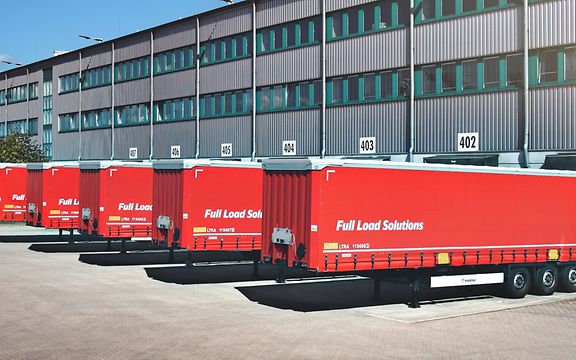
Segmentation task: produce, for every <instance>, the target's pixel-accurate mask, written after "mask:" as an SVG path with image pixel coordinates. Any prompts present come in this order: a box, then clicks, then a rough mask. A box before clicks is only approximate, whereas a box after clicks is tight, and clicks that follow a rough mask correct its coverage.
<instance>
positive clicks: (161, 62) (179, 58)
mask: <svg viewBox="0 0 576 360" xmlns="http://www.w3.org/2000/svg"><path fill="white" fill-rule="evenodd" d="M144 65H145V68H144V69H139V70H140V72H141V73H146V75H150V74H149V71H148V69H147V67H148V66H147V65H148V64H147V62H145V63H144ZM194 67H196V46H195V45H192V46H186V47H183V48H179V49H174V50H169V51H165V52H162V53H159V54H156V55H154V74H162V73H166V72H171V71H177V70H183V69H191V68H194ZM134 70H135V71H136V70H138V69H136V68H135V69H134ZM146 75H144V74H143V75H142V76H146ZM138 77H140V76H138Z"/></svg>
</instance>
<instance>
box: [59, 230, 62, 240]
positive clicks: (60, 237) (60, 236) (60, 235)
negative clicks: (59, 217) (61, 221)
mask: <svg viewBox="0 0 576 360" xmlns="http://www.w3.org/2000/svg"><path fill="white" fill-rule="evenodd" d="M58 240H60V241H62V229H58Z"/></svg>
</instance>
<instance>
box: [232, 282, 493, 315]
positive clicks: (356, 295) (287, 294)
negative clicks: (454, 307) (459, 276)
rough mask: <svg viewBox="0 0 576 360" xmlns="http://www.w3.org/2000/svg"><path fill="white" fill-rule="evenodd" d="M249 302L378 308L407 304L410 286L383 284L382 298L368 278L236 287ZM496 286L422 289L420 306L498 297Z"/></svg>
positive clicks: (310, 307) (321, 308)
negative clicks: (376, 294)
mask: <svg viewBox="0 0 576 360" xmlns="http://www.w3.org/2000/svg"><path fill="white" fill-rule="evenodd" d="M236 289H237V290H238V291H240V292H241V293H242V294H243V295H244V296H245V297H246V298H248V299H249V300H250V301H253V302H256V303H259V304H262V305H265V306H270V307H274V308H277V309H284V310H294V311H299V312H314V311H328V310H343V309H354V308H363V307H369V306H378V305H392V304H406V307H408V303H409V302H410V300H411V290H410V286H409V285H408V284H404V283H397V282H386V281H382V285H381V292H380V294H381V296H380V298H377V299H374V298H373V290H374V282H373V280H372V279H368V278H356V279H342V280H338V279H336V280H330V281H312V282H306V283H290V282H288V283H286V284H274V285H265V286H245V287H236ZM500 295H501V293H500V287H498V286H494V285H487V286H476V287H461V288H445V289H430V288H429V287H422V288H421V292H420V301H421V305H422V306H425V305H429V304H438V303H445V302H456V301H466V300H470V299H486V298H492V297H499V296H500Z"/></svg>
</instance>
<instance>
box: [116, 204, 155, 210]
mask: <svg viewBox="0 0 576 360" xmlns="http://www.w3.org/2000/svg"><path fill="white" fill-rule="evenodd" d="M152 208H153V206H152V205H146V204H139V203H120V204H118V211H121V210H123V211H152Z"/></svg>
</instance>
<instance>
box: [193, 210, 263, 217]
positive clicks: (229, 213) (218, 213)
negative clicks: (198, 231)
mask: <svg viewBox="0 0 576 360" xmlns="http://www.w3.org/2000/svg"><path fill="white" fill-rule="evenodd" d="M204 218H205V219H262V210H248V209H245V210H240V211H234V210H228V209H216V210H212V209H206V210H205V211H204Z"/></svg>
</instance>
